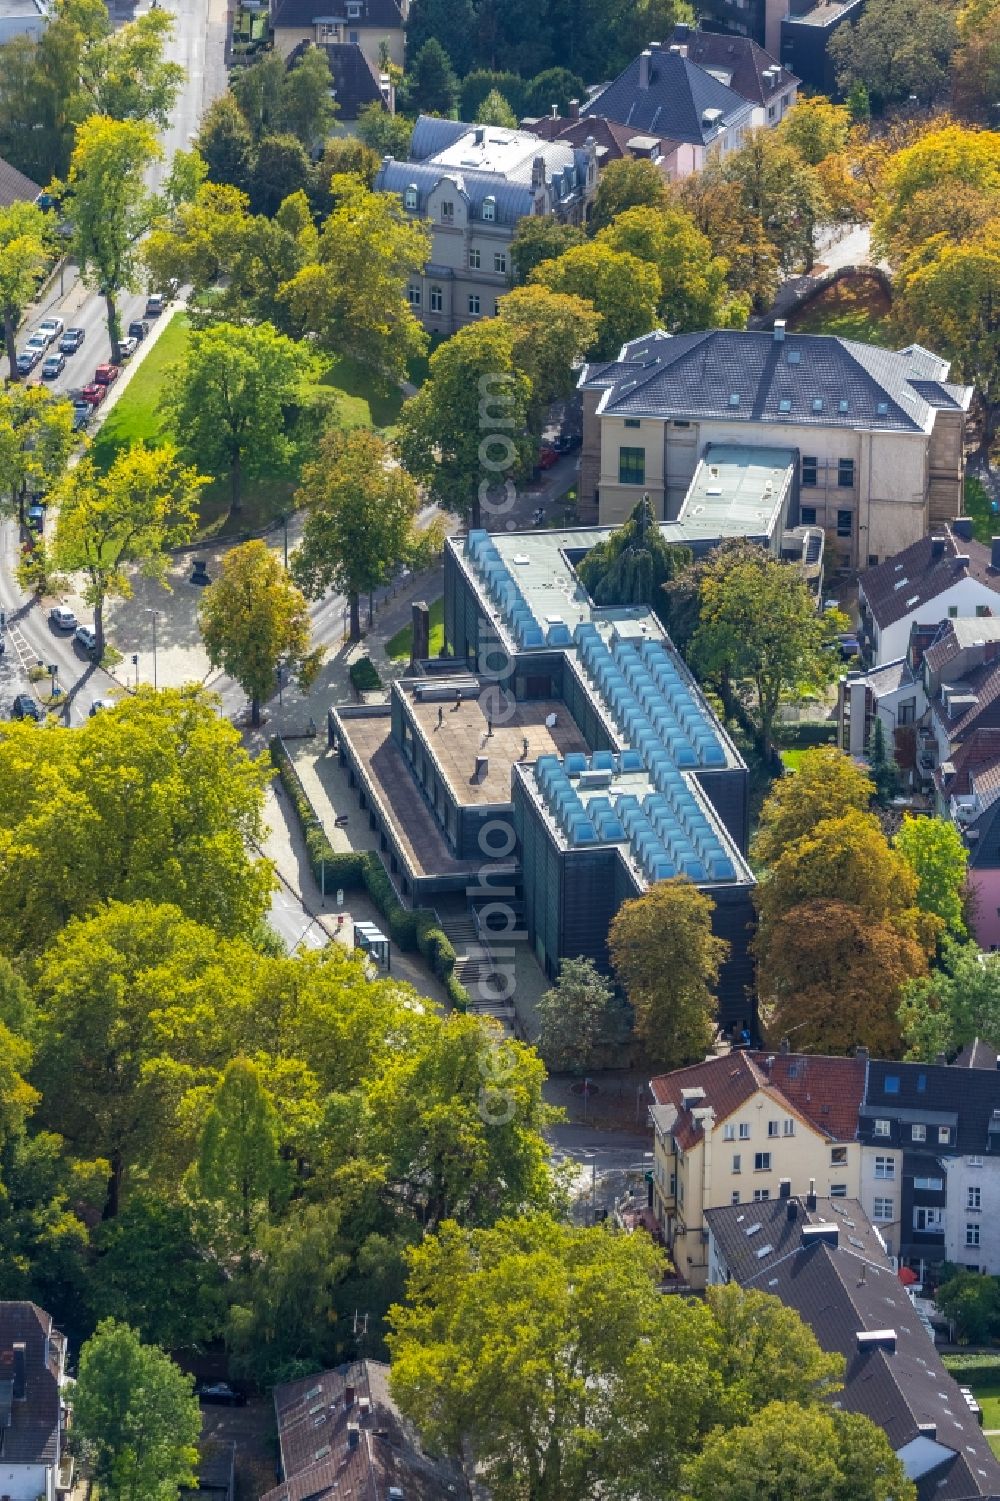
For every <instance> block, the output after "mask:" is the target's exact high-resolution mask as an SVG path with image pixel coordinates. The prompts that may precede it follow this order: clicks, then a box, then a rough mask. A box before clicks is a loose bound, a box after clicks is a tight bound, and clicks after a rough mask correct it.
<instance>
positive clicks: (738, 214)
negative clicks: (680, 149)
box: [671, 161, 780, 312]
mask: <svg viewBox="0 0 1000 1501" xmlns="http://www.w3.org/2000/svg"><path fill="white" fill-rule="evenodd" d="M671 199H672V201H674V202H676V203H679V204H680V206H681V207H682V208H684V209H686V210H687V212H688V213H689V214H690V215H691V218H692V219H693V220H694V223H695V226H696V228H697V229H699V230H700V231H701V233H702V234H703V235H704V236H705V238H706V240H707V241H708V243H709V245H711V247H712V249H713V251H714V252H715V254H716V255H717V256H721V257H722V258H723V260H724V261H725V262H726V266H727V268H728V269H727V271H726V279H727V281H728V283H729V286H730V288H731V289H732V291H733V292H736V293H745V294H746V296H748V297H749V298H750V302H751V304H752V306H753V308H754V311H755V312H763V311H764V309H765V308H767V307H769V306H770V305H771V303H772V302H773V300H774V296H775V293H776V292H777V290H778V282H779V280H780V269H779V265H778V253H777V251H776V249H775V247H774V245H772V243H771V241H770V240H769V239H768V237H767V235H766V233H765V231H764V226H763V224H762V222H761V218H760V215H759V214H758V213H756V212H755V211H754V210H753V209H752V208H749V207H748V205H747V203H746V201H745V199H744V196H743V191H742V188H741V186H740V184H739V183H738V182H729V181H727V180H726V178H724V177H723V175H722V164H721V163H719V162H717V161H710V162H709V163H708V164H707V165H706V167H705V170H704V171H703V172H695V173H692V174H691V175H690V176H689V177H685V178H682V179H681V181H680V182H679V183H677V184H675V185H674V186H673V187H672V188H671Z"/></svg>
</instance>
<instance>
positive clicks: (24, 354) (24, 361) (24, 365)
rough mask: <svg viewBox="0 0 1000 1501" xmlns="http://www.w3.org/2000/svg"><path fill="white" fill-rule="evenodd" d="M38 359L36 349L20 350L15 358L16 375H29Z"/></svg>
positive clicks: (39, 357) (39, 356)
mask: <svg viewBox="0 0 1000 1501" xmlns="http://www.w3.org/2000/svg"><path fill="white" fill-rule="evenodd" d="M40 359H41V355H40V354H39V353H38V350H37V349H22V350H21V353H20V354H19V355H18V357H17V373H18V375H30V374H31V372H32V370H34V368H35V366H36V365H37V364H38V361H39V360H40Z"/></svg>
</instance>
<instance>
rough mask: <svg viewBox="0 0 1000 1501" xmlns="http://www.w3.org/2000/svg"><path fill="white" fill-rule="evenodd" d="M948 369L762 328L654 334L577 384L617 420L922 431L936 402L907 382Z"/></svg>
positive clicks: (901, 354) (832, 339)
mask: <svg viewBox="0 0 1000 1501" xmlns="http://www.w3.org/2000/svg"><path fill="white" fill-rule="evenodd" d="M947 373H948V365H947V362H946V361H944V360H942V359H939V358H938V356H937V355H934V354H931V353H930V352H929V351H927V350H925V349H921V348H920V347H919V346H918V345H911V346H910V347H909V348H907V349H903V350H900V351H898V352H896V351H893V350H890V349H879V348H877V347H876V346H875V345H872V344H859V343H857V342H855V341H854V340H853V339H841V338H838V337H836V336H834V335H830V334H794V333H789V334H787V335H786V336H785V338H784V339H782V340H780V341H779V340H777V339H775V337H774V335H773V334H771V333H768V332H767V331H765V330H753V329H708V330H706V331H704V332H698V333H688V334H675V335H673V336H670V335H668V334H665V333H663V331H662V330H657V331H656V333H655V334H649V335H646V336H645V337H644V338H642V339H633V340H632V341H631V342H630V343H629V344H627V345H625V346H624V348H623V350H622V351H621V355H620V356H619V359H618V360H616V361H610V362H605V363H602V364H599V365H587V366H585V367H584V370H583V374H582V375H581V377H580V382H579V384H580V385H581V386H591V385H597V386H604V387H607V388H608V393H607V395H606V396H605V397H604V398H603V400H602V404H601V407H600V410H601V411H606V412H617V413H620V414H621V415H624V416H641V415H649V416H651V415H661V416H662V415H666V414H670V415H676V416H678V417H725V418H726V419H727V420H728V421H731V422H747V423H750V422H754V423H759V422H777V423H781V424H784V425H792V426H807V427H825V428H829V427H844V428H850V429H852V430H854V429H857V428H866V429H867V428H871V429H874V430H889V431H894V432H929V431H930V429H931V427H932V425H933V413H934V408H933V407H932V406H931V405H930V404H929V403H928V402H927V401H926V400H925V398H924V397H923V396H921V395H919V394H918V392H917V391H916V390H915V389H914V382H915V381H918V382H924V381H926V379H927V378H928V377H929V376H933V377H935V378H938V379H940V380H943V379H944V377H945V376H946V375H947ZM963 389H964V388H963ZM734 398H736V399H735V400H734ZM782 403H788V407H787V410H782V407H781V404H782Z"/></svg>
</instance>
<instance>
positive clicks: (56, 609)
mask: <svg viewBox="0 0 1000 1501" xmlns="http://www.w3.org/2000/svg"><path fill="white" fill-rule="evenodd" d="M49 619H50V620H51V622H52V624H53V625H54V626H55V628H56V630H57V631H75V630H76V627H77V623H78V622H77V618H76V616H75V615H74V614H73V611H72V610H70V609H67V607H66V606H65V605H53V606H52V608H51V610H50V611H49Z"/></svg>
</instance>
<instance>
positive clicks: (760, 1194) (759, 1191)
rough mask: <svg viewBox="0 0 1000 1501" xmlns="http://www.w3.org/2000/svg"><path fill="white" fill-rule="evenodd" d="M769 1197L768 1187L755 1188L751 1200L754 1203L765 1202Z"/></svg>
mask: <svg viewBox="0 0 1000 1501" xmlns="http://www.w3.org/2000/svg"><path fill="white" fill-rule="evenodd" d="M770 1197H771V1190H770V1189H769V1188H755V1189H754V1191H753V1201H754V1203H755V1204H765V1203H766V1202H767V1200H768V1199H769V1198H770Z"/></svg>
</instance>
